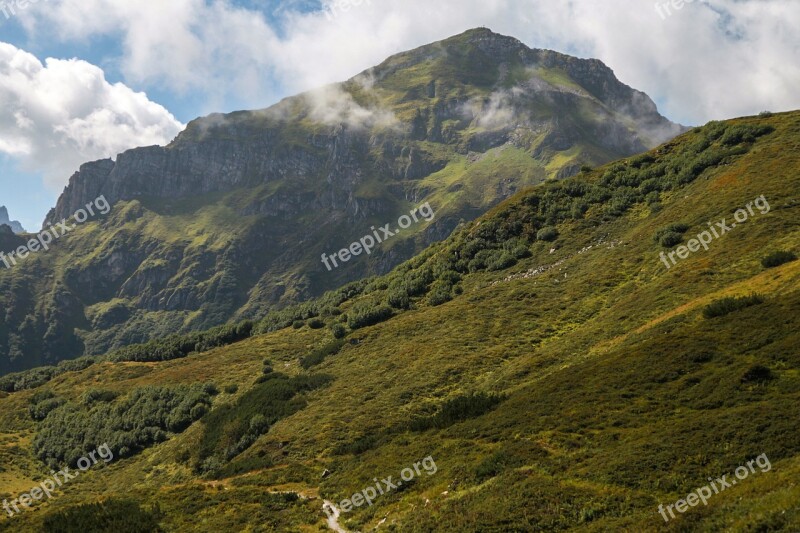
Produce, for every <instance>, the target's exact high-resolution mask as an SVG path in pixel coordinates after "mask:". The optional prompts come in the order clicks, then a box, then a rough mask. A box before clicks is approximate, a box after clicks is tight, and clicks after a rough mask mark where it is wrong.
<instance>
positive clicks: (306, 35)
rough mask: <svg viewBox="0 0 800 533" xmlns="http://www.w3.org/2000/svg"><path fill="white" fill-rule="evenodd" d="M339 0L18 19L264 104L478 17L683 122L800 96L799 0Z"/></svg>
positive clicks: (149, 81) (102, 9) (223, 97)
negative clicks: (602, 73) (610, 73)
mask: <svg viewBox="0 0 800 533" xmlns="http://www.w3.org/2000/svg"><path fill="white" fill-rule="evenodd" d="M343 1H345V0H323V2H322V4H323V6H322V7H323V9H322V10H318V11H315V12H308V11H307V3H305V2H304V3H302V5H303V6H304V8H303V10H302V11H301V10H292V9H291V8H290V9H284V10H281V11H280V12H277V16H279V18H280V21H279V26H276V25H275V23H274V21H268V20H267V17H266V16H265V15H264V13H263V12H261V11H254V10H252V9H249V8H246V7H241V6H237V5H235V4H234V3H233V0H208V1H207V0H174V1H171V2H167V3H164V4H163V5H162V4H159V6H158V8H157V9H156V8H152V9H148V8H143V7H141V5H139V3H137V2H130V1H129V0H51V1H50V2H48V3H47V5H46V7H45V6H44V5H43V4H42V3H39V4H37V5H36V6H34V7H32V8H31V9H29V10H27V11H25V13H23V14H21V17H22V18H23V20H24V22H25V24H26V25H27V27H28V29H29V31H31V32H35V31H37V30H41V31H47V32H52V31H57V32H59V35H60V38H62V39H65V40H69V39H85V38H87V37H90V36H95V35H106V36H112V37H116V36H118V35H121V39H122V40H123V41H124V49H125V52H124V55H123V57H121V58H118V59H119V61H120V65H121V68H122V71H123V73H124V74H125V76H126V80H127V81H128V82H129V83H141V84H144V85H146V86H148V85H157V86H163V87H167V88H169V89H172V90H176V91H201V92H205V93H206V94H207V96H208V99H209V101H210V102H212V105H217V106H219V107H222V106H223V105H230V103H231V102H236V103H242V102H244V103H246V104H247V105H248V106H251V107H260V106H263V105H266V104H268V103H271V102H272V101H275V100H277V99H278V98H279V97H280V96H285V95H287V94H291V93H295V92H300V91H305V90H308V89H310V88H314V87H319V86H323V85H326V84H328V83H331V82H335V81H341V80H343V79H347V78H349V77H350V76H351V75H352V74H353V73H354V72H359V71H361V70H363V69H365V68H368V67H369V66H372V65H374V64H376V63H378V62H380V61H381V60H383V59H384V58H385V57H386V56H388V55H390V54H392V53H395V52H398V51H401V50H405V49H409V48H413V47H416V46H419V45H422V44H425V43H428V42H431V41H434V40H438V39H442V38H444V37H447V36H449V35H453V34H456V33H460V32H461V31H464V30H465V29H468V28H472V27H476V26H488V27H490V28H492V29H493V30H495V31H498V32H500V33H504V34H508V35H513V36H515V37H518V38H519V39H520V40H522V41H523V42H525V43H526V44H528V45H529V46H533V47H540V48H551V49H555V50H558V51H561V52H565V53H570V54H573V55H579V56H581V57H597V58H599V59H601V60H602V61H604V62H605V63H606V64H608V65H609V66H610V67H611V68H613V69H614V70H615V71H616V73H617V75H618V77H619V78H620V79H621V80H622V81H624V82H625V83H628V84H629V85H631V86H634V87H636V88H638V89H641V90H643V91H645V92H647V93H648V94H649V95H651V96H652V97H653V98H654V99H655V100H656V101H658V102H659V103H660V104H661V107H662V112H666V114H667V115H668V116H670V118H673V119H676V120H680V121H683V122H688V123H700V122H704V121H707V120H710V119H714V118H728V117H733V116H738V115H743V114H750V113H756V112H758V111H761V110H764V109H771V110H775V111H777V110H786V109H793V108H798V107H800V95H798V93H797V91H796V87H797V86H798V82H800V65H798V63H797V61H796V58H797V56H798V52H800V2H797V1H796V0H703V1H700V0H698V1H695V2H687V3H686V5H685V6H684V7H683V8H682V9H680V10H674V9H673V10H672V13H671V15H669V16H667V17H664V18H662V17H661V16H660V15H659V13H658V11H657V9H656V3H655V0H653V2H651V1H649V0H645V1H642V0H615V1H614V2H599V1H597V0H571V1H570V2H555V3H554V2H551V1H547V0H440V1H438V2H430V1H429V0H371V1H370V2H366V1H362V2H356V1H353V0H349V2H350V4H352V5H350V6H349V8H348V9H346V10H344V9H339V8H337V7H335V6H338V5H339V4H341V3H342V2H343ZM658 1H659V2H660V3H664V2H665V1H666V0H658ZM330 6H334V8H333V11H334V12H335V16H329V15H330V13H331V10H330V9H326V8H329V7H330ZM272 16H275V13H273V14H272ZM276 27H277V28H278V29H276ZM734 88H735V90H734Z"/></svg>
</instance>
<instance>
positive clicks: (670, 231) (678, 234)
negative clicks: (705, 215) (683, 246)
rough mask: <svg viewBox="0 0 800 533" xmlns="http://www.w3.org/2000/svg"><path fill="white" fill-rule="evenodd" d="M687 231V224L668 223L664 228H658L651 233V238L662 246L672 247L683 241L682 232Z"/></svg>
mask: <svg viewBox="0 0 800 533" xmlns="http://www.w3.org/2000/svg"><path fill="white" fill-rule="evenodd" d="M687 231H689V226H688V225H687V224H682V223H677V224H670V225H669V226H667V227H666V228H661V229H660V230H658V231H657V232H656V233H655V235H653V240H654V241H656V242H657V243H658V244H660V245H661V246H663V247H664V248H672V247H673V246H677V245H678V244H680V243H682V242H683V234H684V233H686V232H687Z"/></svg>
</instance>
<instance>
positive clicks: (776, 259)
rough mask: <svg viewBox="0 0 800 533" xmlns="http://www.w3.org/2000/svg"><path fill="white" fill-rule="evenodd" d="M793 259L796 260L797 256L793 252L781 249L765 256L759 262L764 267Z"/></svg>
mask: <svg viewBox="0 0 800 533" xmlns="http://www.w3.org/2000/svg"><path fill="white" fill-rule="evenodd" d="M795 260H797V256H796V255H795V254H794V253H793V252H789V251H787V250H781V251H778V252H773V253H771V254H769V255H768V256H766V257H765V258H764V259H762V260H761V264H762V265H763V266H764V268H775V267H779V266H781V265H784V264H786V263H791V262H792V261H795Z"/></svg>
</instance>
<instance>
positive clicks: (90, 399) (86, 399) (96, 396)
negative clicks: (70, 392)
mask: <svg viewBox="0 0 800 533" xmlns="http://www.w3.org/2000/svg"><path fill="white" fill-rule="evenodd" d="M117 396H119V393H117V392H114V391H109V390H102V389H89V390H87V391H85V392H84V393H83V394H81V402H82V403H84V404H86V405H92V404H93V403H96V402H113V401H114V400H115V399H116V398H117Z"/></svg>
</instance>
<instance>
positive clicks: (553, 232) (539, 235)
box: [536, 226, 558, 242]
mask: <svg viewBox="0 0 800 533" xmlns="http://www.w3.org/2000/svg"><path fill="white" fill-rule="evenodd" d="M556 239H558V230H557V229H556V228H554V227H552V226H547V227H544V228H542V229H540V230H539V231H537V232H536V240H537V241H545V242H553V241H554V240H556Z"/></svg>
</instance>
